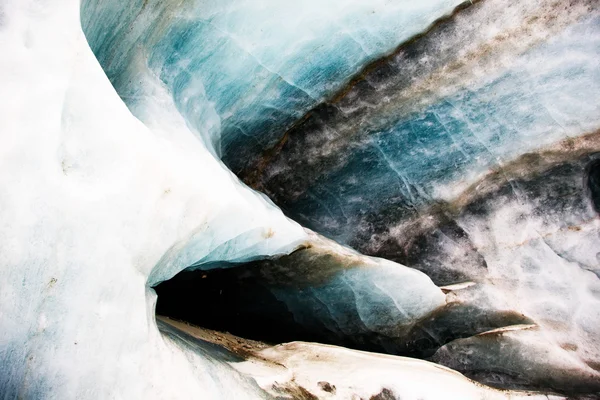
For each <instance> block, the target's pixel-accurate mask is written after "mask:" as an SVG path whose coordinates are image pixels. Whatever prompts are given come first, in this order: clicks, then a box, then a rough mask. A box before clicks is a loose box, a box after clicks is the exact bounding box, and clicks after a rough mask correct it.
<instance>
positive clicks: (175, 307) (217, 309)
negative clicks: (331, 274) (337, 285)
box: [154, 266, 344, 345]
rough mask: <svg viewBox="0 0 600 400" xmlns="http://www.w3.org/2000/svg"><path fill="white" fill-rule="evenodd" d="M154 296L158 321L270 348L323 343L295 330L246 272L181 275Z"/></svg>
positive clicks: (281, 305) (230, 270)
mask: <svg viewBox="0 0 600 400" xmlns="http://www.w3.org/2000/svg"><path fill="white" fill-rule="evenodd" d="M154 290H156V293H157V295H158V300H157V304H156V314H157V315H162V316H166V317H169V318H172V319H176V320H180V321H185V322H187V323H190V324H192V325H196V326H199V327H202V328H207V329H212V330H216V331H221V332H229V333H231V334H233V335H236V336H240V337H243V338H246V339H252V340H258V341H262V342H265V343H269V344H278V343H284V342H291V341H295V340H302V341H323V338H322V337H320V336H319V335H318V334H315V333H313V332H310V331H308V330H306V329H304V328H303V327H302V325H300V324H298V323H297V322H296V321H295V320H294V318H293V316H292V314H291V313H290V312H289V311H288V309H287V307H286V306H285V304H284V303H282V302H280V301H279V300H277V298H276V297H275V296H274V295H273V293H272V292H271V291H270V290H269V289H268V288H267V287H265V286H264V284H263V283H262V282H261V281H260V278H257V277H256V276H253V274H251V273H249V272H248V267H246V266H242V267H232V268H215V269H209V270H195V271H189V270H186V271H182V272H180V273H179V274H177V275H176V276H174V277H173V278H172V279H170V280H168V281H165V282H162V283H160V284H159V285H157V286H155V287H154ZM337 344H339V345H344V343H337Z"/></svg>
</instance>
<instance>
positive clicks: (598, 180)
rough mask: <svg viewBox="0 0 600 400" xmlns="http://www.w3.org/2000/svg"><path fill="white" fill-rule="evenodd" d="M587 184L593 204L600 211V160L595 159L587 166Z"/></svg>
mask: <svg viewBox="0 0 600 400" xmlns="http://www.w3.org/2000/svg"><path fill="white" fill-rule="evenodd" d="M587 185H588V188H589V191H590V196H591V200H592V205H593V206H594V209H595V210H596V212H599V213H600V160H594V161H593V162H592V163H591V164H590V165H589V166H588V167H587Z"/></svg>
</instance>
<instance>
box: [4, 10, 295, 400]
mask: <svg viewBox="0 0 600 400" xmlns="http://www.w3.org/2000/svg"><path fill="white" fill-rule="evenodd" d="M1 15H2V19H1V27H0V48H2V52H3V54H4V55H5V56H3V57H2V58H1V59H0V87H1V88H2V93H3V95H2V96H0V110H1V111H0V112H1V117H0V133H1V135H2V143H3V145H2V146H0V164H1V168H0V202H1V204H2V205H1V207H0V221H1V223H0V239H1V240H0V265H1V268H2V281H1V282H0V304H1V306H0V307H1V312H0V326H2V329H1V330H0V365H1V366H2V367H1V370H2V373H1V374H0V394H1V397H2V398H5V399H12V398H17V397H18V398H25V399H41V398H56V399H70V398H72V399H75V398H79V399H82V398H128V399H136V398H160V399H164V398H189V397H198V398H199V397H203V398H207V397H208V398H228V397H229V398H239V396H240V391H242V392H243V397H244V398H253V397H256V398H260V397H262V396H263V394H261V393H263V392H262V390H261V389H259V388H258V387H257V386H256V384H255V383H254V382H253V381H252V380H249V379H247V378H244V377H241V376H240V375H239V374H238V373H236V372H235V371H234V370H232V369H231V368H230V367H229V366H228V365H227V364H225V363H224V362H221V361H216V360H212V361H210V360H207V359H206V358H202V357H200V356H198V355H194V354H191V353H190V352H189V351H188V352H186V351H182V349H181V348H179V347H177V346H175V345H173V344H172V343H170V342H165V341H164V340H163V339H162V337H161V336H160V335H159V333H158V330H157V328H156V324H155V321H154V309H153V306H154V301H155V295H154V293H153V291H152V290H151V289H149V285H150V284H152V283H155V282H157V281H161V280H164V279H168V278H170V277H171V276H172V275H174V274H175V273H177V272H179V271H180V270H181V269H183V268H185V267H187V266H188V265H189V264H191V263H193V262H195V261H197V260H199V259H202V258H204V257H210V254H211V253H214V252H215V251H218V252H219V258H221V259H232V260H233V259H244V258H252V257H253V256H256V255H259V254H260V255H266V254H276V253H278V252H287V251H289V250H291V249H293V248H294V247H295V243H296V242H297V241H299V240H303V239H304V237H305V234H304V231H303V230H302V228H301V227H300V226H299V225H297V224H295V223H293V222H291V221H290V220H288V219H287V218H285V217H284V216H283V214H282V213H281V212H280V211H279V210H277V209H276V208H274V207H273V206H272V205H271V204H270V203H269V202H267V201H265V200H264V199H263V198H262V197H261V196H259V195H257V194H256V193H254V192H252V191H251V190H249V189H247V188H245V187H243V186H242V185H240V184H239V182H238V181H237V180H236V179H235V178H234V177H233V176H232V175H231V173H229V172H228V171H227V170H226V169H225V168H223V166H222V165H221V164H220V163H219V162H218V161H216V160H215V159H214V158H213V157H212V155H211V154H210V153H209V152H208V151H207V150H206V149H205V148H204V147H203V145H202V143H201V142H200V141H198V140H196V139H195V138H194V137H193V135H191V134H190V133H189V132H184V131H178V130H176V129H175V130H174V131H172V132H163V131H160V130H154V131H153V130H150V129H148V128H147V127H146V126H144V125H143V124H142V123H141V122H140V121H138V120H137V119H136V118H134V117H133V116H132V115H131V114H130V112H129V110H128V109H127V107H126V106H125V105H124V104H123V103H122V101H121V100H120V99H119V97H118V95H117V94H116V92H115V91H114V89H113V88H112V86H111V85H110V82H109V80H108V79H107V78H106V75H105V74H104V72H103V71H102V69H101V67H100V65H99V64H98V62H97V61H96V59H95V58H94V55H93V53H92V52H91V51H90V49H89V47H88V44H87V41H86V39H85V37H84V35H83V32H82V31H81V27H80V19H79V2H78V1H76V0H55V1H51V2H46V3H39V2H36V1H22V0H14V1H5V2H3V3H2V13H1ZM165 114H167V115H168V112H167V111H165ZM174 128H177V127H176V126H174ZM232 221H235V223H232ZM257 242H260V243H259V244H257Z"/></svg>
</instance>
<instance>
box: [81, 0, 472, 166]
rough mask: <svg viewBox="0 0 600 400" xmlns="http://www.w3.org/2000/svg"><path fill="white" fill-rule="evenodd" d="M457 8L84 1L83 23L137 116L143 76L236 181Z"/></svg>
mask: <svg viewBox="0 0 600 400" xmlns="http://www.w3.org/2000/svg"><path fill="white" fill-rule="evenodd" d="M460 3H461V1H460V0H430V1H421V2H413V1H407V0H402V1H396V2H389V1H385V0H376V1H369V2H363V1H343V0H329V1H326V2H322V1H317V0H306V1H296V2H290V1H286V2H282V1H277V0H267V1H260V2H256V1H248V0H227V1H216V0H215V1H183V2H182V1H174V0H169V1H156V0H150V1H142V0H138V1H132V2H119V1H97V0H85V1H83V2H82V23H83V27H84V31H85V32H86V36H87V38H88V40H89V42H90V45H91V47H92V49H93V50H94V53H95V54H96V56H97V57H98V60H99V61H100V64H101V65H102V67H103V68H104V70H105V71H106V73H107V75H108V77H109V78H110V80H111V82H112V83H113V85H114V86H115V88H116V89H117V92H119V94H120V95H121V97H122V98H123V99H124V101H125V102H126V103H127V105H128V106H129V107H130V108H131V109H132V110H133V112H134V114H136V116H139V114H138V112H137V111H136V109H137V107H136V103H137V101H138V100H139V98H140V97H141V96H145V94H144V89H143V88H141V87H140V85H139V82H138V78H137V77H138V75H139V74H145V73H146V71H145V70H146V69H148V70H149V71H150V73H151V74H152V75H154V76H156V77H157V78H158V79H159V80H160V81H161V82H162V84H163V85H164V86H165V87H166V88H167V90H168V91H169V92H170V93H171V94H172V96H173V98H174V101H175V105H176V107H177V109H178V110H179V111H180V112H181V114H182V115H183V116H184V118H185V120H186V121H187V123H188V125H189V126H190V127H191V128H192V129H193V130H194V131H195V132H197V134H198V135H200V136H202V137H204V138H205V139H206V140H207V141H210V142H212V144H213V146H214V148H215V150H216V153H217V154H221V150H222V156H223V160H224V161H225V163H226V164H227V165H228V166H229V167H230V168H231V169H232V171H233V172H236V173H237V172H238V171H240V170H241V169H242V168H244V167H245V166H246V165H247V164H248V162H249V161H251V160H252V159H254V158H256V157H257V156H258V155H259V154H260V153H261V152H262V151H263V150H264V149H265V148H268V147H270V146H272V145H274V144H275V143H276V141H277V140H278V138H279V136H280V135H281V134H282V132H284V131H285V130H286V129H287V128H288V127H289V126H290V125H292V124H293V123H294V122H295V121H296V120H297V119H299V118H300V117H301V116H302V114H303V113H304V112H306V111H307V110H309V109H310V108H311V107H313V106H315V105H316V104H317V103H318V102H319V101H321V100H323V99H324V98H326V97H327V96H329V95H330V94H332V93H334V92H335V91H336V90H339V89H340V88H341V86H342V85H343V84H344V83H345V82H346V81H347V80H348V79H349V78H350V77H351V76H352V75H354V74H355V73H357V72H358V71H359V70H360V69H361V68H362V67H363V66H364V65H365V64H366V63H368V62H369V61H372V60H374V59H376V58H377V57H379V56H381V55H383V54H385V53H388V52H390V51H391V50H392V49H394V48H395V47H396V46H398V44H400V43H401V42H402V41H404V40H406V39H408V38H410V37H411V36H413V35H415V34H417V33H419V32H421V31H422V30H424V29H425V28H426V27H427V26H428V25H430V24H431V23H432V22H433V21H435V20H436V19H437V18H439V17H441V16H442V15H444V14H447V13H449V12H450V11H451V10H452V9H453V8H454V7H456V6H457V5H458V4H460ZM142 119H143V118H142Z"/></svg>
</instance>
